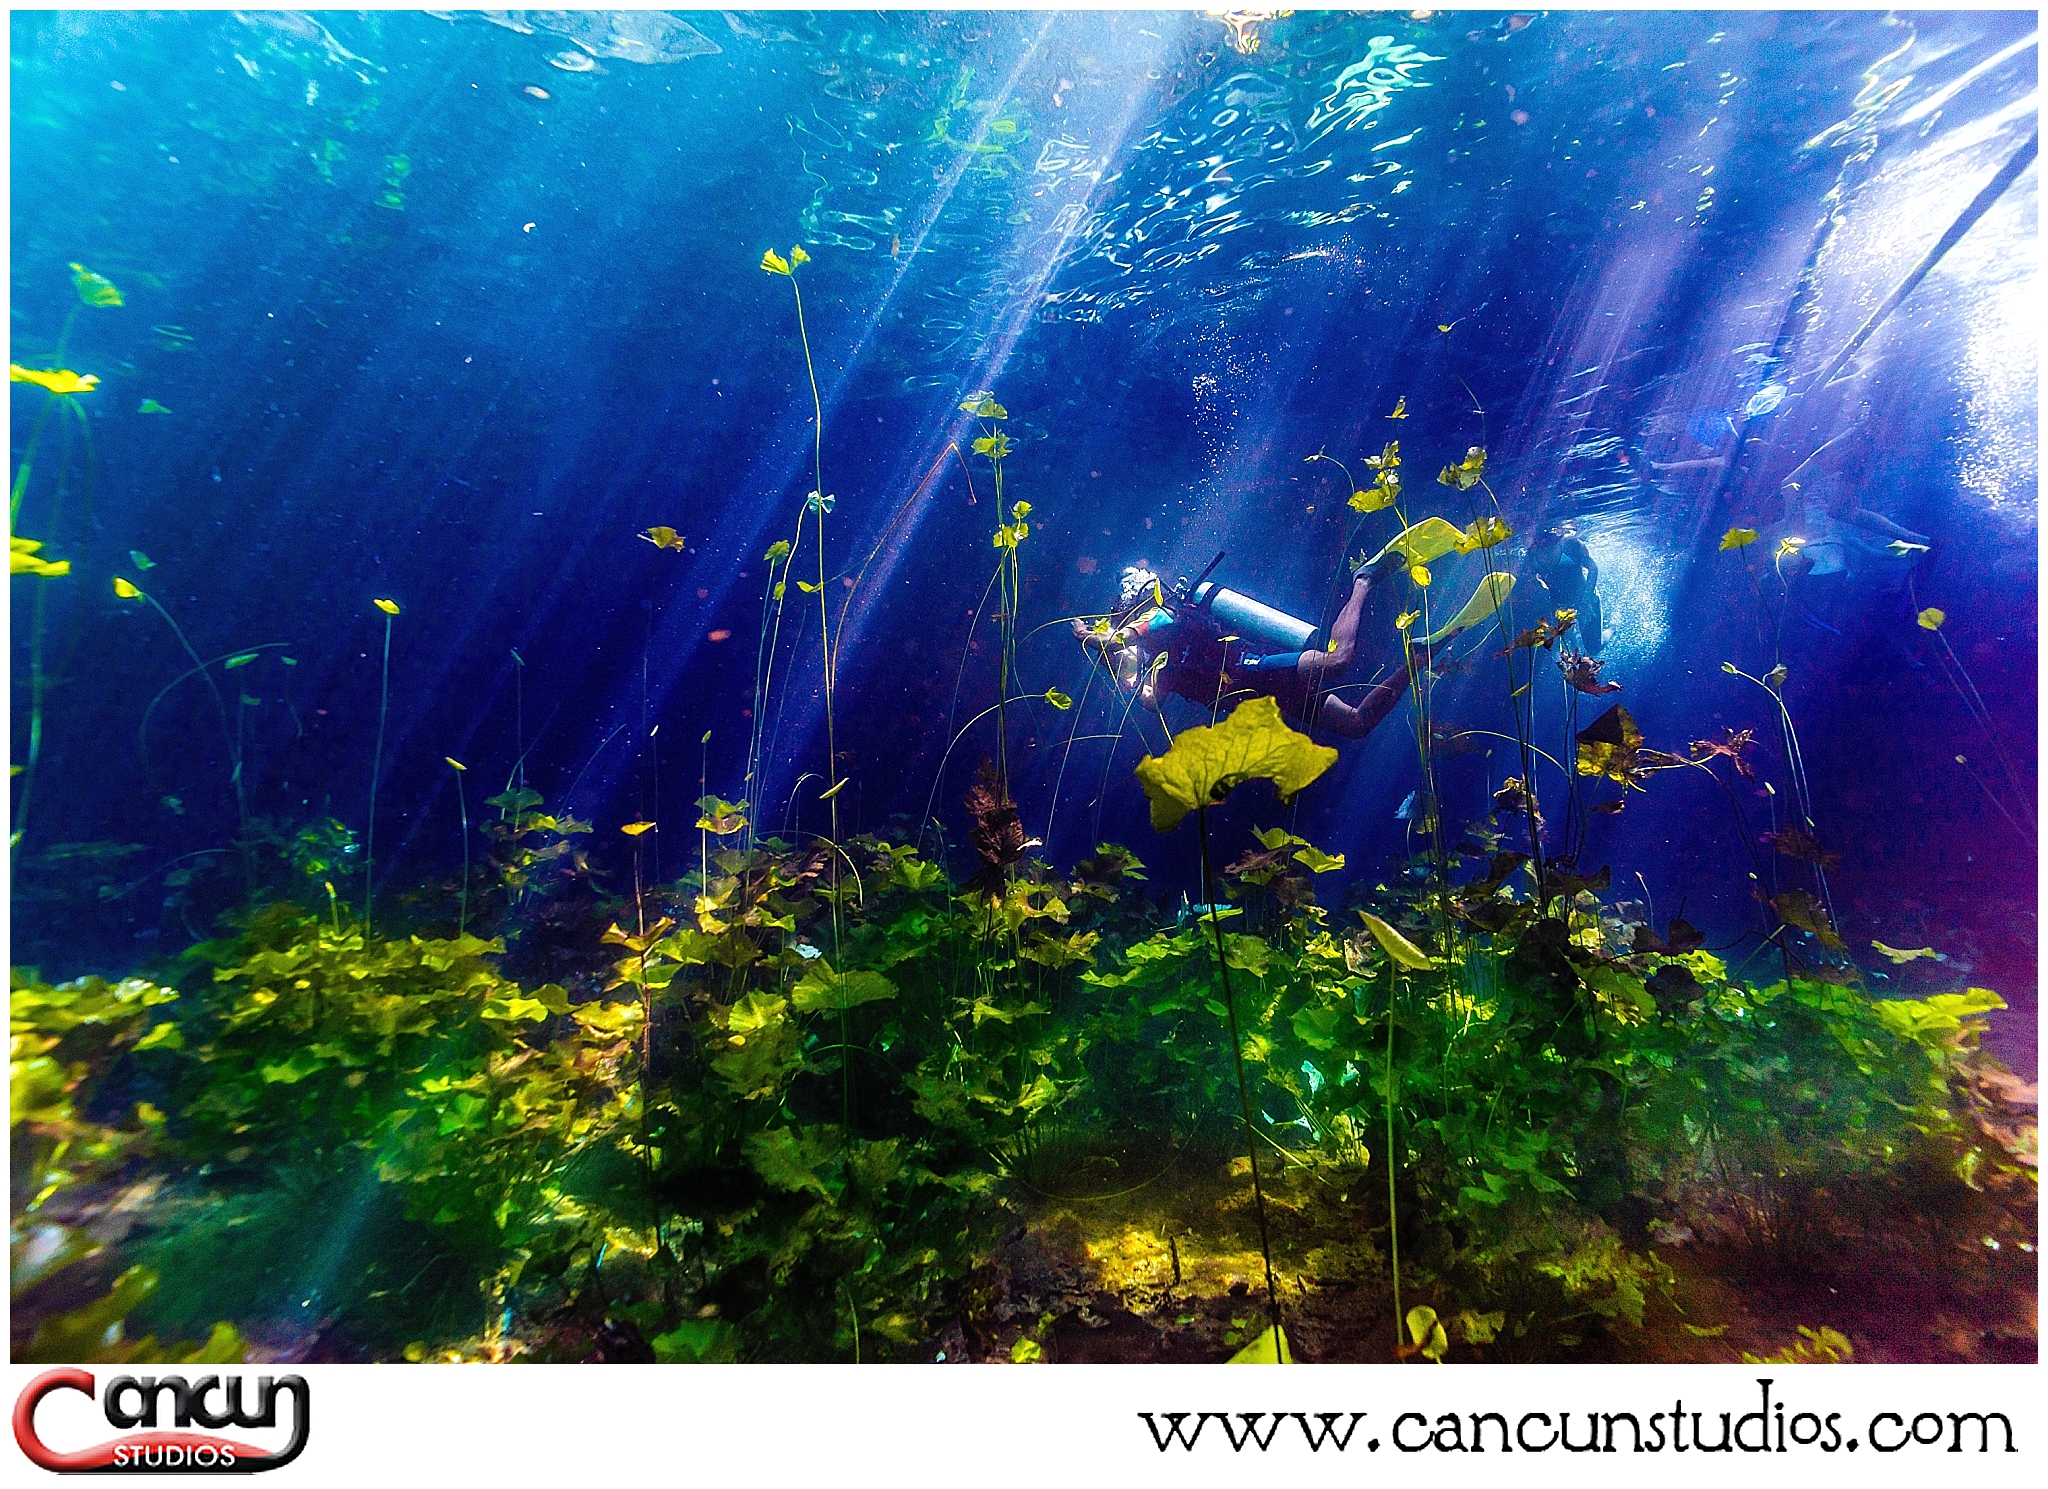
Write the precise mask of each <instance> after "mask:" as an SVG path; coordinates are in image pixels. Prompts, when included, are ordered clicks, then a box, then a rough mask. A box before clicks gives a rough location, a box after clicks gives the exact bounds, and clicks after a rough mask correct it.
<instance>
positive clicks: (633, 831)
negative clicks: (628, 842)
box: [619, 822, 654, 838]
mask: <svg viewBox="0 0 2048 1489" xmlns="http://www.w3.org/2000/svg"><path fill="white" fill-rule="evenodd" d="M619 831H620V832H623V833H624V834H625V835H626V836H627V837H629V838H637V837H639V836H640V834H641V833H643V832H652V831H654V824H653V823H652V822H628V823H627V824H626V825H625V826H624V827H622V828H620V829H619Z"/></svg>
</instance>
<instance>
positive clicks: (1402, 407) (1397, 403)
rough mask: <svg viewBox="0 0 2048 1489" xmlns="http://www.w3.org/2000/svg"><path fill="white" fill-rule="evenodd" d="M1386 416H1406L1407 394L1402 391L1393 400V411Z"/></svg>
mask: <svg viewBox="0 0 2048 1489" xmlns="http://www.w3.org/2000/svg"><path fill="white" fill-rule="evenodd" d="M1387 417H1388V418H1390V419H1405V418H1407V417H1408V395H1407V394H1406V393H1403V394H1402V395H1401V396H1400V397H1399V398H1396V399H1395V400H1394V411H1393V412H1392V413H1391V414H1388V415H1387Z"/></svg>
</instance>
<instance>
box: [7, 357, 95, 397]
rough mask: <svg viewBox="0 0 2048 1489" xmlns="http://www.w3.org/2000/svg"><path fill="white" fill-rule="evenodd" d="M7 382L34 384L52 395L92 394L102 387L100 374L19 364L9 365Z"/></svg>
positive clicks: (10, 363)
mask: <svg viewBox="0 0 2048 1489" xmlns="http://www.w3.org/2000/svg"><path fill="white" fill-rule="evenodd" d="M7 380H8V381H9V382H11V383H34V384H35V385H36V386H37V387H39V388H48V389H49V390H50V391H51V392H52V393H90V392H91V391H92V390H93V389H94V388H97V387H98V386H99V385H100V379H99V374H98V373H95V372H88V373H85V374H83V375H80V374H79V373H76V372H73V371H71V370H70V369H69V368H68V367H64V368H49V369H44V368H41V367H24V366H22V365H21V364H20V363H19V362H9V363H8V364H7Z"/></svg>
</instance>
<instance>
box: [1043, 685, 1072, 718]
mask: <svg viewBox="0 0 2048 1489" xmlns="http://www.w3.org/2000/svg"><path fill="white" fill-rule="evenodd" d="M1045 701H1046V702H1047V703H1050V704H1051V705H1052V706H1053V707H1054V708H1056V709H1058V710H1059V711H1060V712H1061V713H1065V712H1066V711H1067V710H1068V709H1070V708H1072V707H1073V706H1074V700H1073V699H1071V698H1069V697H1068V696H1067V695H1066V694H1065V693H1062V692H1061V691H1060V690H1059V689H1058V688H1047V689H1046V690H1045Z"/></svg>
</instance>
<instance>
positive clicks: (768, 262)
mask: <svg viewBox="0 0 2048 1489" xmlns="http://www.w3.org/2000/svg"><path fill="white" fill-rule="evenodd" d="M761 267H762V268H763V269H764V270H766V271H767V272H768V273H770V274H787V273H788V272H789V260H788V259H786V258H784V257H783V256H782V255H781V254H779V253H777V252H776V251H775V250H774V249H772V248H771V249H769V250H768V251H767V252H766V253H764V254H762V255H761Z"/></svg>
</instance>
